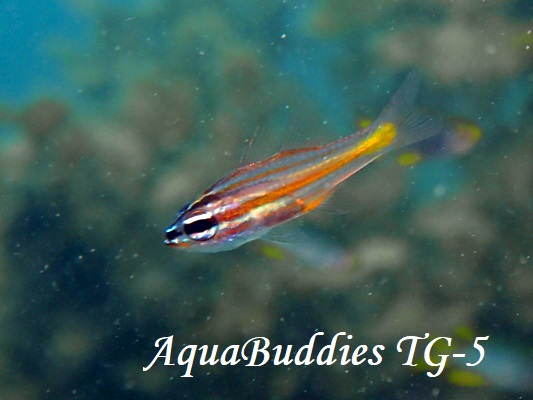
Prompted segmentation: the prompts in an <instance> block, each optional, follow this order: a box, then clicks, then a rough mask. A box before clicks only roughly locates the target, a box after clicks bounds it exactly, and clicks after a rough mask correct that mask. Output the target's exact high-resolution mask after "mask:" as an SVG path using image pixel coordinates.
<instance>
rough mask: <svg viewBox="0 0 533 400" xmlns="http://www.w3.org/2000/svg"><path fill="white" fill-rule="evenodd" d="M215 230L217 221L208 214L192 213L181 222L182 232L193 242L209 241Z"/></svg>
mask: <svg viewBox="0 0 533 400" xmlns="http://www.w3.org/2000/svg"><path fill="white" fill-rule="evenodd" d="M217 228H218V223H217V220H216V218H215V217H214V216H213V214H211V213H210V212H204V213H201V212H197V213H193V214H192V215H190V216H189V217H188V218H186V219H185V220H184V221H183V231H184V232H185V234H186V235H187V236H188V237H190V238H191V239H193V240H199V241H202V240H208V239H211V238H212V237H213V236H214V235H215V233H216V231H217Z"/></svg>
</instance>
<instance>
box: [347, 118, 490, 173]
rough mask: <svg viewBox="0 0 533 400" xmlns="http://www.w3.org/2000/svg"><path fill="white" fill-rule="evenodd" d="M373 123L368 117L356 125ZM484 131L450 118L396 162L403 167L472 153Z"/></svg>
mask: <svg viewBox="0 0 533 400" xmlns="http://www.w3.org/2000/svg"><path fill="white" fill-rule="evenodd" d="M371 123H372V120H371V119H369V118H367V117H361V118H358V119H357V121H356V125H357V126H358V127H360V128H365V127H367V126H369V125H370V124H371ZM481 137H482V131H481V128H479V126H478V125H476V123H475V122H474V121H472V120H469V119H466V118H462V117H450V118H447V119H446V120H445V122H444V129H443V130H442V131H441V132H440V133H439V134H437V135H434V136H431V137H429V138H426V139H424V140H421V141H419V142H417V143H414V144H412V145H410V146H407V147H405V148H404V149H403V151H402V152H401V153H400V154H399V155H398V157H397V158H396V160H397V161H398V164H399V165H401V166H403V167H408V166H410V165H415V164H417V163H419V162H420V161H423V160H426V159H428V158H432V157H448V156H460V155H463V154H467V153H468V152H470V151H471V150H472V149H473V148H474V147H475V146H476V145H477V144H478V143H479V141H480V140H481Z"/></svg>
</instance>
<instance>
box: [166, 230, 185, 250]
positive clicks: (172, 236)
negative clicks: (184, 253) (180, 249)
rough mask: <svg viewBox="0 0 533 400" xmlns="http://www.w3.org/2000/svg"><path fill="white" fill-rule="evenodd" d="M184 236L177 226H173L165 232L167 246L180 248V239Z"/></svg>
mask: <svg viewBox="0 0 533 400" xmlns="http://www.w3.org/2000/svg"><path fill="white" fill-rule="evenodd" d="M182 236H183V232H182V231H181V229H179V228H178V227H177V226H176V225H172V226H170V227H169V228H167V229H166V230H165V240H164V241H163V243H165V244H166V245H167V246H171V247H177V246H180V244H182V243H180V237H182Z"/></svg>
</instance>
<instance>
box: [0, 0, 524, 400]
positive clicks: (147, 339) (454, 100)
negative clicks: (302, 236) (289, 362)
mask: <svg viewBox="0 0 533 400" xmlns="http://www.w3.org/2000/svg"><path fill="white" fill-rule="evenodd" d="M532 21H533V5H532V3H531V2H530V1H527V0H508V1H505V0H486V1H474V0H455V1H449V0H430V1H429V0H426V1H422V0H377V1H376V0H358V1H347V0H315V1H311V0H309V1H305V0H302V1H290V0H286V1H277V0H274V1H271V0H268V1H266V0H253V1H246V0H232V1H229V0H220V1H205V0H199V1H194V2H191V1H180V0H154V1H141V0H138V1H135V0H121V1H112V2H111V1H104V0H101V1H97V0H91V1H81V0H76V1H66V0H65V1H61V0H54V1H47V2H38V1H31V0H3V1H2V2H0V153H1V155H0V171H1V181H0V399H17V400H30V399H67V398H68V399H95V398H100V399H102V398H103V399H107V398H113V399H122V398H124V399H174V398H190V399H242V398H254V399H319V398H327V399H355V398H361V399H363V398H365V399H367V398H368V399H428V398H439V399H481V398H482V399H488V400H492V399H522V398H524V399H525V398H527V397H529V396H531V394H532V393H533V378H532V377H533V363H532V362H531V361H532V359H533V346H532V344H533V326H532V320H533V290H532V288H533V271H532V261H533V260H532V252H533V238H532V235H533V229H532V227H533V209H532V208H533V202H532V198H533V197H532V196H533V152H532V149H533V34H532V29H533V22H532ZM411 69H418V70H419V71H421V72H422V74H423V76H424V87H423V90H422V93H421V103H422V104H424V105H426V106H427V107H429V108H430V109H432V110H438V111H439V112H441V113H443V114H444V115H450V116H462V117H466V118H469V119H470V120H473V121H475V123H476V124H477V125H478V126H479V127H480V129H481V130H482V132H483V135H482V139H481V141H480V143H479V144H478V145H477V146H476V147H475V148H474V149H473V150H472V151H471V152H470V153H468V154H466V155H464V156H462V157H448V158H439V159H430V160H427V161H425V162H422V163H419V164H417V165H414V166H412V167H401V166H399V165H398V164H397V163H396V161H395V155H389V156H388V157H387V158H384V159H382V160H379V161H378V162H376V163H373V164H372V165H371V166H370V167H368V168H367V169H365V170H364V171H362V172H360V173H358V174H357V175H355V176H354V177H353V178H351V179H350V180H349V181H348V182H346V183H345V184H344V185H343V186H342V189H341V191H344V192H346V198H347V199H348V201H344V203H348V204H343V207H342V208H343V212H340V213H339V212H337V213H336V212H333V213H331V212H316V213H312V214H310V215H309V216H308V217H306V218H305V226H306V228H307V229H309V231H310V232H316V243H312V246H311V247H312V248H313V249H315V250H316V249H318V252H319V253H320V254H321V255H325V254H328V255H329V254H331V258H328V259H327V260H325V261H323V262H322V261H321V262H316V263H315V264H314V265H313V263H310V262H309V260H306V259H305V254H304V255H298V254H289V253H286V252H284V251H283V250H281V249H276V248H272V247H271V246H268V245H265V244H264V243H261V242H254V243H251V244H248V245H246V246H243V247H242V248H239V249H237V250H235V251H231V252H227V253H219V254H189V253H181V252H177V251H175V250H173V249H170V248H167V247H165V246H164V245H163V242H162V240H163V230H164V228H166V226H167V225H168V224H170V223H171V222H172V218H173V216H174V214H175V213H176V211H177V210H178V209H179V207H181V206H182V205H183V204H185V203H186V202H187V201H190V200H191V199H193V198H194V197H195V196H196V195H198V194H199V193H200V192H201V191H202V190H203V189H205V188H206V187H208V186H209V185H210V184H212V183H213V182H214V181H216V180H217V179H219V178H220V177H222V176H223V175H224V174H226V173H228V172H230V171H231V170H233V169H234V168H236V167H237V166H238V165H239V159H240V156H241V154H242V152H243V151H244V149H246V146H247V145H246V141H247V140H248V139H249V138H250V137H251V136H252V135H253V132H254V130H255V129H256V127H258V126H259V127H261V128H262V131H263V132H262V133H261V136H262V137H261V142H263V143H265V142H274V143H278V142H279V141H281V140H282V137H283V136H284V134H286V132H287V130H290V129H300V130H302V129H303V130H304V132H305V136H306V138H307V137H311V138H315V139H317V140H318V142H319V143H325V142H327V141H329V140H332V139H335V138H338V137H339V135H346V134H349V133H351V132H353V131H354V130H355V129H356V126H355V125H356V121H357V119H358V118H364V117H370V118H375V117H376V116H377V114H378V113H379V111H380V109H381V108H382V107H383V106H384V105H385V104H386V103H387V101H388V100H389V99H390V97H391V92H393V91H394V90H396V89H397V88H398V86H399V84H400V83H401V81H402V79H403V78H404V77H405V75H406V74H407V73H408V71H410V70H411ZM280 115H281V116H280ZM278 117H279V118H278ZM286 120H289V121H297V122H296V123H294V122H290V123H288V124H286V123H285V122H283V121H286ZM294 125H298V128H294ZM291 126H293V128H291ZM265 138H266V139H265ZM256 146H259V147H260V150H261V147H262V146H263V145H256ZM274 146H275V144H274ZM268 147H269V146H268V144H265V145H264V148H265V152H266V154H264V156H265V157H266V156H268V155H270V154H268ZM254 150H255V149H254ZM344 211H348V212H347V213H346V212H344ZM313 238H315V235H314V234H313ZM310 251H311V250H310ZM314 260H315V261H317V260H318V257H315V258H314ZM310 264H311V265H310ZM316 331H324V332H326V335H329V336H328V340H329V337H331V336H333V335H334V334H335V333H337V332H339V331H346V332H348V333H351V334H353V335H354V340H353V341H351V344H352V345H353V347H355V346H356V345H357V344H367V345H369V346H372V345H375V344H383V345H385V346H386V347H387V351H385V352H384V361H383V363H382V364H381V365H379V366H375V367H370V366H368V365H363V366H358V367H355V366H347V367H343V366H340V365H338V364H336V365H334V366H330V367H325V366H322V367H317V366H315V365H313V366H309V367H298V366H292V367H291V368H286V367H274V366H265V367H261V368H247V367H244V366H242V365H238V366H235V367H220V366H215V367H200V366H195V367H194V370H193V373H194V375H195V377H194V378H193V379H183V378H180V377H179V376H180V375H182V374H183V368H182V367H164V368H163V367H159V368H157V367H154V368H153V369H152V370H150V371H149V372H146V373H143V372H142V367H143V366H146V365H147V364H148V363H149V361H151V359H152V358H153V356H154V355H155V352H154V347H153V344H154V340H155V339H157V338H158V337H161V336H168V335H174V337H175V346H176V347H175V354H177V350H179V349H181V346H182V344H204V343H207V344H219V345H221V346H226V345H229V344H237V343H242V342H244V341H246V340H247V339H249V338H251V337H253V336H256V335H259V336H266V337H268V338H269V339H270V340H271V342H272V343H273V344H293V345H294V346H301V345H304V344H306V343H307V341H308V340H309V338H310V336H311V335H312V334H313V333H314V332H316ZM425 332H429V333H431V334H432V337H435V336H451V337H453V338H454V345H456V346H458V347H457V348H466V347H470V346H471V343H472V338H473V337H474V336H487V335H490V340H489V341H488V342H486V346H485V350H486V358H485V360H484V361H483V362H482V363H481V364H480V365H479V367H477V368H472V369H470V370H465V369H464V367H463V366H462V365H461V364H460V363H458V362H455V363H453V362H449V363H448V365H447V367H446V369H445V372H444V373H443V374H442V375H441V376H439V377H438V378H434V379H430V378H428V377H427V376H426V375H425V372H426V370H425V369H424V366H423V365H422V364H421V366H420V367H419V368H410V367H407V366H402V365H401V364H402V363H403V362H405V357H404V356H405V353H404V354H396V352H395V346H396V342H397V341H398V339H400V338H401V337H402V336H405V335H423V334H424V333H425ZM323 344H325V343H323ZM323 344H322V345H323ZM461 346H463V347H461ZM241 364H242V363H241Z"/></svg>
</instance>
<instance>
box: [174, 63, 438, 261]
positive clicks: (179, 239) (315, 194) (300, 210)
mask: <svg viewBox="0 0 533 400" xmlns="http://www.w3.org/2000/svg"><path fill="white" fill-rule="evenodd" d="M420 84H421V77H420V75H419V74H418V73H417V72H411V73H410V74H409V75H408V76H407V78H406V79H405V81H404V82H403V83H402V85H401V86H400V88H399V89H398V91H397V92H396V94H395V95H394V96H393V97H392V100H391V101H390V103H389V104H388V105H387V106H386V107H385V108H384V109H383V111H382V112H381V114H380V115H379V117H378V118H377V119H376V120H375V121H374V122H372V123H371V124H370V125H369V126H368V127H366V128H364V129H362V130H360V131H359V132H356V133H353V134H351V135H349V136H345V137H343V138H341V139H338V140H336V141H333V142H331V143H327V144H324V145H315V146H307V147H302V148H295V149H288V150H280V151H278V152H277V153H275V154H274V155H272V156H271V157H269V158H267V159H264V160H262V161H257V162H252V163H250V164H247V165H242V166H240V167H239V168H237V169H236V170H234V171H233V172H232V173H231V174H229V175H228V176H226V177H224V178H222V179H220V180H219V181H218V182H216V183H215V184H214V185H212V186H211V187H209V188H208V189H207V190H205V191H204V192H203V193H202V194H201V195H200V196H199V197H198V198H197V199H196V200H195V201H193V202H191V203H188V204H186V205H185V206H183V207H182V208H181V209H180V211H179V212H178V213H177V215H176V217H175V218H174V222H173V223H172V224H171V225H170V226H169V227H168V228H167V229H166V230H165V240H164V243H165V244H166V245H168V246H171V247H176V248H178V249H183V250H188V251H195V252H211V253H213V252H219V251H227V250H232V249H235V248H237V247H239V246H241V245H243V244H244V243H247V242H249V241H252V240H255V239H259V238H261V239H265V240H270V241H273V242H281V243H282V242H287V241H293V240H294V241H295V242H297V241H298V236H299V233H295V232H297V230H295V229H293V228H291V227H290V226H291V224H290V223H289V221H293V220H296V219H297V218H299V217H301V216H302V215H304V214H307V213H308V212H310V211H312V210H314V209H316V208H317V207H319V206H320V205H321V204H322V203H324V202H325V201H326V200H327V199H328V198H330V197H331V196H332V194H333V193H334V192H335V189H336V188H337V186H338V185H339V184H340V183H341V182H343V181H344V180H346V179H347V178H349V177H350V176H352V175H353V174H355V173H356V172H357V171H359V170H360V169H361V168H363V167H365V166H367V165H368V164H370V163H371V162H372V161H374V160H376V159H377V158H379V157H381V156H383V155H384V154H386V153H388V152H389V151H392V150H396V149H399V148H402V147H405V146H408V145H411V144H413V143H416V142H418V141H420V140H423V139H426V138H428V137H431V136H434V135H437V134H439V132H441V131H442V129H443V128H444V123H443V121H442V120H440V119H439V118H437V117H435V116H432V115H428V114H426V113H424V112H422V111H421V110H420V109H419V108H417V107H415V104H416V97H417V94H418V91H419V87H420Z"/></svg>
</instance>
